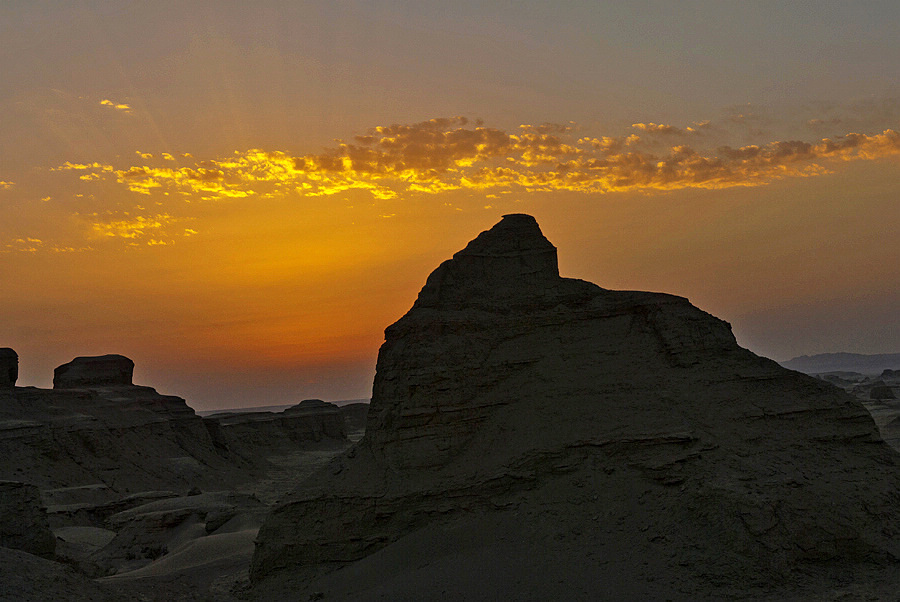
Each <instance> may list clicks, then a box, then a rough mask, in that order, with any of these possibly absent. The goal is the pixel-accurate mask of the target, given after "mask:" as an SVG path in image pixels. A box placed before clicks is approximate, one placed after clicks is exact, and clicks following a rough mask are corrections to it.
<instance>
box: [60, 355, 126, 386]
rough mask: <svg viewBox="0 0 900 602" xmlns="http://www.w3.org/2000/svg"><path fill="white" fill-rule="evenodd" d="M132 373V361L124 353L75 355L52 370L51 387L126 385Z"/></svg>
mask: <svg viewBox="0 0 900 602" xmlns="http://www.w3.org/2000/svg"><path fill="white" fill-rule="evenodd" d="M133 374H134V362H133V361H131V360H130V359H128V358H127V357H125V356H124V355H115V354H109V355H98V356H94V357H76V358H75V359H74V360H72V361H71V362H69V363H68V364H63V365H62V366H59V367H58V368H57V369H56V370H54V371H53V388H54V389H80V388H85V387H128V386H131V384H132V383H131V379H132V375H133Z"/></svg>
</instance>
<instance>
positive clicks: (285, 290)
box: [0, 0, 900, 410]
mask: <svg viewBox="0 0 900 602" xmlns="http://www.w3.org/2000/svg"><path fill="white" fill-rule="evenodd" d="M898 25H900V4H898V3H896V2H894V1H890V2H888V1H885V2H869V1H857V2H832V1H822V2H815V3H801V2H770V1H766V0H761V1H759V2H730V1H719V0H707V1H686V2H677V3H676V2H668V1H667V2H627V3H626V2H621V3H601V2H559V3H545V2H487V3H485V2H472V3H469V2H453V3H450V2H427V1H426V2H378V1H375V2H264V1H263V2H254V3H248V2H236V1H221V2H192V1H187V2H166V1H158V2H148V3H136V2H115V1H106V2H77V1H76V2H41V1H35V2H4V3H2V4H0V40H2V42H0V287H2V288H0V308H2V313H3V315H2V321H0V347H12V348H13V349H15V350H16V351H17V352H18V354H19V357H20V376H19V382H18V384H19V385H35V386H42V387H46V386H50V382H51V380H52V372H53V368H54V367H56V366H58V365H60V364H62V363H64V362H67V361H69V360H71V359H72V358H73V357H75V356H78V355H99V354H104V353H121V354H124V355H127V356H128V357H131V358H132V359H134V360H135V362H136V364H137V368H136V371H135V381H136V382H137V383H139V384H148V385H151V386H154V387H156V388H157V389H158V390H160V392H163V393H168V394H175V395H180V396H182V397H185V398H186V399H187V400H188V403H190V404H191V405H192V406H193V407H194V408H196V409H200V410H203V409H212V408H221V407H236V406H258V405H273V404H286V403H294V402H298V401H300V400H301V399H304V398H309V397H320V398H323V399H330V400H340V399H351V398H361V397H368V396H369V394H370V392H371V381H372V377H373V375H374V370H375V360H376V354H377V350H378V347H379V345H380V344H381V342H382V341H383V330H384V328H385V327H386V326H388V325H389V324H391V323H392V322H394V321H395V320H397V319H398V318H399V317H400V316H401V315H403V313H404V312H405V311H406V310H407V309H408V308H409V307H410V306H411V305H412V302H413V301H414V299H415V296H416V294H417V293H418V291H419V289H420V288H421V286H422V285H423V284H424V282H425V278H426V277H427V275H428V274H429V272H430V271H431V270H432V269H434V268H435V267H437V265H438V264H439V263H440V262H441V261H443V260H444V259H447V258H449V257H450V256H451V255H452V254H453V253H454V252H456V251H458V250H459V249H461V248H462V247H463V246H464V245H465V244H466V242H468V241H469V240H470V239H472V238H474V237H475V236H476V235H477V234H478V233H479V232H480V231H482V230H485V229H487V228H489V227H491V226H492V225H493V224H494V223H496V222H497V221H498V220H499V218H500V216H502V215H503V214H506V213H512V212H524V213H530V214H532V215H534V216H535V217H536V218H537V220H538V222H539V223H540V224H541V227H542V229H543V231H544V233H545V235H546V236H547V237H548V238H549V239H550V240H551V242H553V243H554V244H555V245H556V246H557V247H558V249H559V259H560V271H561V273H562V275H564V276H569V277H576V278H583V279H586V280H590V281H592V282H595V283H597V284H599V285H600V286H603V287H606V288H615V289H640V290H653V291H664V292H670V293H674V294H678V295H682V296H685V297H687V298H689V299H690V300H691V301H692V302H693V303H694V304H695V305H697V306H699V307H701V308H703V309H705V310H706V311H709V312H710V313H713V314H715V315H717V316H718V317H721V318H723V319H725V320H727V321H729V322H730V323H731V324H732V325H733V327H734V332H735V335H736V336H737V339H738V342H739V343H740V344H741V345H743V346H745V347H748V348H750V349H751V350H753V351H755V352H757V353H759V354H761V355H766V356H768V357H772V358H774V359H778V360H785V359H788V358H791V357H793V356H797V355H801V354H812V353H823V352H836V351H849V352H857V353H896V352H900V318H898V316H900V312H898V309H897V308H898V307H900V284H898V283H900V236H898V226H900V44H898V43H897V42H898V40H897V27H898Z"/></svg>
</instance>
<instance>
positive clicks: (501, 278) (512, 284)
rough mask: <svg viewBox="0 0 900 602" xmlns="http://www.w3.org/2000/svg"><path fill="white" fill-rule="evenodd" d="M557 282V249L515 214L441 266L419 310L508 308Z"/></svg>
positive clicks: (431, 278)
mask: <svg viewBox="0 0 900 602" xmlns="http://www.w3.org/2000/svg"><path fill="white" fill-rule="evenodd" d="M559 280H560V277H559V264H558V262H557V258H556V247H554V246H553V244H552V243H551V242H550V241H549V240H547V239H546V238H545V237H544V234H543V233H542V232H541V228H540V226H538V223H537V220H535V219H534V218H533V217H532V216H530V215H526V214H524V213H512V214H509V215H504V216H503V219H502V220H500V221H499V222H498V223H497V224H496V225H494V227H493V228H491V229H490V230H486V231H484V232H482V233H481V234H479V235H478V237H477V238H475V239H474V240H472V241H471V242H470V243H469V244H468V245H466V248H464V249H463V250H462V251H459V252H458V253H456V254H455V255H454V256H453V258H452V259H448V260H447V261H445V262H444V263H442V264H441V265H440V266H438V268H437V269H436V270H435V271H434V272H432V273H431V275H430V276H429V277H428V280H427V281H426V283H425V287H424V288H423V289H422V291H421V292H420V293H419V298H418V300H417V301H416V306H417V307H437V306H441V307H447V306H448V305H449V306H453V305H460V304H462V305H465V306H473V305H479V304H480V303H481V302H485V301H487V302H501V303H507V302H509V301H511V300H516V299H527V298H529V297H533V296H535V295H537V296H541V295H543V294H544V292H545V291H546V290H547V289H548V288H550V287H552V286H553V285H555V284H557V283H558V282H559Z"/></svg>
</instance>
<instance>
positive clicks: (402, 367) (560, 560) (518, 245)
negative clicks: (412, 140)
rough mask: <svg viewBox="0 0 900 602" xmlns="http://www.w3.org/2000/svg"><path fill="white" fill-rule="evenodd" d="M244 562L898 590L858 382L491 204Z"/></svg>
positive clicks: (600, 591) (405, 583)
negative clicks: (363, 423)
mask: <svg viewBox="0 0 900 602" xmlns="http://www.w3.org/2000/svg"><path fill="white" fill-rule="evenodd" d="M336 567H343V568H341V570H340V571H338V572H332V571H334V569H335V568H336ZM251 578H252V579H253V581H254V583H255V590H254V591H255V592H256V595H257V596H258V597H259V598H260V599H265V598H267V597H276V598H277V597H278V596H280V595H285V594H286V593H287V592H290V594H291V596H292V597H295V598H297V599H305V597H306V596H308V595H324V596H325V597H326V598H330V597H336V598H340V597H345V598H352V599H360V600H364V599H404V597H405V596H406V597H409V596H413V597H416V596H417V597H419V598H420V599H421V598H429V597H444V598H448V597H449V598H457V599H563V598H565V599H598V598H601V599H647V598H651V599H664V598H669V599H702V598H721V597H723V596H739V597H741V596H742V597H746V596H751V597H760V598H765V597H771V598H781V597H784V596H786V595H788V596H794V597H798V596H799V597H807V598H808V597H809V596H812V597H819V595H820V594H822V593H823V592H827V594H828V596H829V597H830V596H832V595H835V592H840V591H842V588H844V589H846V588H848V587H849V588H850V589H851V590H852V589H853V588H857V587H863V588H864V590H862V591H866V590H865V588H869V589H868V590H867V591H876V590H877V591H893V590H892V588H893V587H895V586H896V585H898V584H900V455H898V454H897V453H896V452H894V451H893V450H892V449H891V448H889V447H888V446H887V445H886V444H885V443H884V442H883V441H882V440H881V439H880V437H879V435H878V431H877V429H876V427H875V424H874V423H873V421H872V419H871V417H870V416H869V414H868V413H867V412H866V410H865V409H864V408H863V407H862V406H861V405H860V403H859V402H858V401H857V400H856V399H854V398H853V397H852V396H850V395H848V394H846V393H844V392H843V391H840V390H838V389H837V388H835V387H834V386H832V385H830V384H828V383H825V382H823V381H820V380H817V379H814V378H811V377H808V376H805V375H802V374H799V373H797V372H792V371H790V370H786V369H783V368H781V367H780V366H779V365H778V364H776V363H775V362H773V361H770V360H767V359H764V358H760V357H758V356H756V355H754V354H752V353H751V352H749V351H747V350H745V349H742V348H741V347H739V346H738V345H737V344H736V342H735V339H734V336H733V335H732V333H731V329H730V327H729V325H728V324H727V323H725V322H723V321H721V320H719V319H717V318H715V317H713V316H711V315H709V314H707V313H705V312H703V311H701V310H699V309H697V308H695V307H693V306H692V305H691V304H690V303H689V302H688V301H687V300H685V299H683V298H680V297H675V296H672V295H665V294H655V293H644V292H629V291H609V290H604V289H602V288H600V287H598V286H596V285H593V284H590V283H587V282H583V281H579V280H572V279H567V278H560V277H559V275H558V271H557V265H556V250H555V248H554V247H553V246H552V245H551V244H550V243H549V242H548V241H547V240H546V239H545V238H544V237H543V235H542V234H541V232H540V229H539V228H538V226H537V223H536V222H535V221H534V219H533V218H531V217H529V216H524V215H513V216H507V217H505V218H504V219H503V221H501V222H500V223H499V224H498V225H496V226H495V227H494V228H493V229H491V230H490V231H488V232H484V233H482V234H481V235H480V236H479V237H478V238H477V239H476V240H474V241H472V242H471V243H470V244H469V245H468V246H467V247H466V249H464V250H463V251H460V252H459V253H457V254H456V255H455V256H454V257H453V259H451V260H449V261H447V262H444V263H443V264H442V265H441V266H440V267H438V268H437V269H436V270H435V271H434V272H433V273H432V274H431V276H429V278H428V281H427V283H426V285H425V287H424V288H423V289H422V292H421V293H420V294H419V298H418V300H417V301H416V303H415V304H414V306H413V308H412V309H411V310H410V311H409V312H408V313H407V314H406V315H405V316H403V318H401V319H400V320H399V321H398V322H397V323H395V324H394V325H392V326H390V327H389V328H388V329H387V330H386V331H385V343H384V344H383V345H382V348H381V350H380V352H379V357H378V365H377V373H376V377H375V384H374V390H373V398H372V403H371V406H370V408H369V411H368V423H367V427H366V434H365V436H364V438H363V439H362V440H361V441H360V442H359V443H358V444H357V445H356V446H355V447H354V448H353V449H352V450H351V451H350V452H348V453H347V454H346V455H345V456H343V457H341V458H339V459H337V460H335V461H333V462H332V464H331V465H329V466H327V467H326V468H325V469H323V470H322V471H320V472H319V473H317V474H316V475H314V476H313V477H312V478H311V479H309V480H308V481H306V482H305V483H304V484H303V487H302V489H300V490H298V491H297V492H296V493H295V494H294V495H293V496H292V498H290V499H289V500H288V501H286V502H285V503H283V504H281V505H280V506H278V507H277V508H276V509H275V510H274V511H273V512H272V513H271V514H270V515H269V517H268V518H267V519H266V522H265V524H264V525H263V527H262V529H261V530H260V533H259V536H258V539H257V548H256V553H255V555H254V558H253V564H252V567H251ZM879 588H881V589H879ZM847 591H850V590H847ZM853 591H856V590H853Z"/></svg>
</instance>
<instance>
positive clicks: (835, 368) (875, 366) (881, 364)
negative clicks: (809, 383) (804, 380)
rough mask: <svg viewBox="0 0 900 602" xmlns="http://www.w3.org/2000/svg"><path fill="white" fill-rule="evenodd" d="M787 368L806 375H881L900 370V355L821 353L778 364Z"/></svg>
mask: <svg viewBox="0 0 900 602" xmlns="http://www.w3.org/2000/svg"><path fill="white" fill-rule="evenodd" d="M778 363H779V364H781V365H782V366H784V367H785V368H789V369H791V370H796V371H797V372H803V373H805V374H821V373H822V372H859V373H860V374H881V372H883V371H884V370H888V369H890V370H897V369H898V368H900V353H878V354H875V355H863V354H861V353H820V354H817V355H801V356H800V357H795V358H794V359H790V360H788V361H786V362H778Z"/></svg>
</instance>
